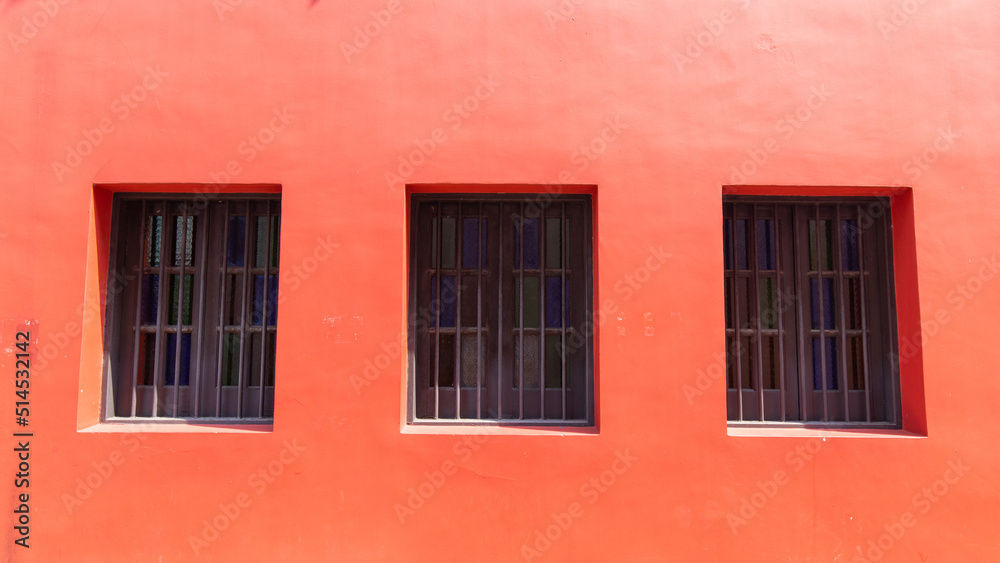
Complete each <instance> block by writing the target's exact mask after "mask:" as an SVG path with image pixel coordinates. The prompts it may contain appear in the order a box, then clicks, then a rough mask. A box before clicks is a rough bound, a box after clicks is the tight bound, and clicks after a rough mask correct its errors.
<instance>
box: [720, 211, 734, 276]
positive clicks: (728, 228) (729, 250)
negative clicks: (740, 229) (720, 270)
mask: <svg viewBox="0 0 1000 563" xmlns="http://www.w3.org/2000/svg"><path fill="white" fill-rule="evenodd" d="M732 238H733V220H732V219H728V218H727V219H723V220H722V256H723V259H722V260H723V263H724V264H725V266H724V267H725V269H727V270H732V269H733V243H732Z"/></svg>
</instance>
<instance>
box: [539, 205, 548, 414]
mask: <svg viewBox="0 0 1000 563" xmlns="http://www.w3.org/2000/svg"><path fill="white" fill-rule="evenodd" d="M538 215H539V216H538V290H539V292H540V294H541V297H540V299H539V301H538V303H539V307H538V308H539V315H538V316H539V319H538V321H539V323H538V340H539V344H538V393H539V397H541V416H540V418H541V419H542V420H545V384H546V381H545V355H546V352H547V350H546V348H545V327H546V326H548V324H546V323H547V319H546V318H545V314H546V311H545V310H546V309H548V307H547V303H546V301H545V266H546V264H545V247H546V243H547V241H548V239H547V238H545V237H546V234H545V209H544V208H542V209H541V210H540V213H539V214H538Z"/></svg>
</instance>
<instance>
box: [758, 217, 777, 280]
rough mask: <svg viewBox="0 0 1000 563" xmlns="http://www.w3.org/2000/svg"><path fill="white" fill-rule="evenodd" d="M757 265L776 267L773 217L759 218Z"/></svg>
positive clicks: (764, 268) (763, 267)
mask: <svg viewBox="0 0 1000 563" xmlns="http://www.w3.org/2000/svg"><path fill="white" fill-rule="evenodd" d="M757 267H758V268H760V269H761V270H773V269H774V222H773V221H772V220H771V219H757Z"/></svg>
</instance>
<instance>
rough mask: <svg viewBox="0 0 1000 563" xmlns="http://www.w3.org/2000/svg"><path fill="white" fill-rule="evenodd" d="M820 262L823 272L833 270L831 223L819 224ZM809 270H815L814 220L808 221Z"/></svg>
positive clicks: (826, 220)
mask: <svg viewBox="0 0 1000 563" xmlns="http://www.w3.org/2000/svg"><path fill="white" fill-rule="evenodd" d="M819 250H820V261H821V263H822V266H823V270H824V271H830V270H832V269H833V221H830V220H829V219H821V220H820V222H819ZM809 269H810V270H815V269H816V220H815V219H810V220H809Z"/></svg>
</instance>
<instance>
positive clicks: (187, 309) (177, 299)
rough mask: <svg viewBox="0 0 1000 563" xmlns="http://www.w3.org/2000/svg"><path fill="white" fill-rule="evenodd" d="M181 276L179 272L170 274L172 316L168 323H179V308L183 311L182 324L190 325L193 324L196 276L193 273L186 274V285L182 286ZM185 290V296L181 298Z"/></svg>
mask: <svg viewBox="0 0 1000 563" xmlns="http://www.w3.org/2000/svg"><path fill="white" fill-rule="evenodd" d="M180 282H181V276H180V275H179V274H172V275H171V276H170V316H169V320H168V323H169V324H172V325H175V324H177V311H178V308H179V309H180V312H181V324H184V325H189V324H191V296H192V294H193V293H194V292H193V287H194V276H193V275H192V274H184V287H183V288H181V287H180V286H181V283H180ZM182 290H183V293H184V296H183V299H181V292H182Z"/></svg>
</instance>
